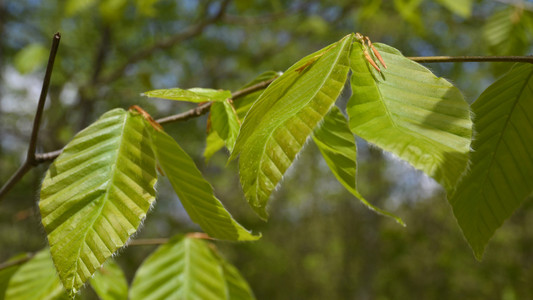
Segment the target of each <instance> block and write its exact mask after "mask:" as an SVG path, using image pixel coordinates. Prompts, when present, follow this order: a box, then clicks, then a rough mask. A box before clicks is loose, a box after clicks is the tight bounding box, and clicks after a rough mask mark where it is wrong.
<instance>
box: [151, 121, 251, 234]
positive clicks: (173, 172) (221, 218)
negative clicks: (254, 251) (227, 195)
mask: <svg viewBox="0 0 533 300" xmlns="http://www.w3.org/2000/svg"><path fill="white" fill-rule="evenodd" d="M151 138H152V142H153V145H154V152H155V155H156V157H157V161H158V163H159V165H160V166H161V168H162V169H163V171H164V172H165V174H166V176H167V177H168V179H169V180H170V183H171V184H172V187H173V188H174V191H175V192H176V194H177V195H178V197H179V199H180V201H181V203H182V204H183V207H184V208H185V210H186V211H187V213H188V214H189V217H191V220H192V221H193V222H195V223H197V224H198V225H200V227H202V229H203V230H204V231H205V232H206V233H207V234H209V235H210V236H211V237H213V238H217V239H223V240H231V241H251V240H257V239H259V238H260V237H261V236H260V235H257V236H254V235H252V234H251V233H250V232H249V231H247V230H246V229H245V228H244V227H242V226H241V225H240V224H239V223H237V221H235V220H234V219H233V217H232V216H231V215H230V213H229V212H228V211H227V210H226V209H225V208H224V206H223V205H222V203H221V202H220V200H218V199H217V198H216V197H215V195H214V194H213V188H212V187H211V185H210V184H209V183H208V182H207V181H206V180H205V179H204V178H203V177H202V173H200V170H198V168H197V167H196V165H195V164H194V162H193V160H192V159H191V158H190V157H189V155H187V153H185V151H183V149H181V147H180V146H179V145H178V143H176V141H175V140H174V139H173V138H172V137H170V136H169V135H168V134H166V133H165V132H163V131H157V130H155V129H152V134H151Z"/></svg>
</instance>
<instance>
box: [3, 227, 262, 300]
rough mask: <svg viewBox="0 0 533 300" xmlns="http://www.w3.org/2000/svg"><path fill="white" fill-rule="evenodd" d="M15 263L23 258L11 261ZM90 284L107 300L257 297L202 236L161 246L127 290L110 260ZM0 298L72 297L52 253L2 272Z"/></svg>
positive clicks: (122, 278)
mask: <svg viewBox="0 0 533 300" xmlns="http://www.w3.org/2000/svg"><path fill="white" fill-rule="evenodd" d="M17 259H20V257H13V258H12V259H11V261H14V260H17ZM8 262H9V261H8ZM90 285H91V287H92V288H93V290H94V291H95V293H96V294H97V295H98V297H99V298H100V299H104V300H112V299H253V298H254V295H253V293H252V291H251V289H250V287H249V286H248V284H247V283H246V281H245V280H244V279H243V278H242V276H241V275H240V273H239V271H237V269H235V267H234V266H232V265H231V264H229V263H228V262H226V261H225V260H224V259H223V258H222V257H221V256H220V255H219V254H218V252H217V251H216V249H215V248H214V245H213V244H210V243H208V242H206V241H204V240H202V237H201V236H198V235H189V236H182V235H179V236H176V237H174V238H172V239H170V240H169V241H168V242H167V243H166V244H164V245H162V246H160V247H159V248H158V249H157V250H156V251H155V252H154V253H152V254H151V255H150V256H149V257H148V258H147V259H146V260H145V261H144V262H143V263H142V265H141V266H140V267H139V269H138V270H137V273H136V274H135V278H134V279H133V282H132V285H131V289H129V290H128V283H127V281H126V278H125V276H124V273H123V272H122V269H121V268H120V267H119V266H118V264H117V263H115V262H114V261H113V260H112V259H111V260H108V261H107V262H106V263H105V264H104V265H103V266H102V267H101V268H99V269H98V270H97V271H96V272H95V274H94V275H93V276H92V277H91V278H90ZM128 296H129V297H128ZM0 297H1V298H2V299H6V300H18V299H20V300H31V299H35V300H40V299H69V298H70V296H69V294H68V292H67V291H66V290H65V289H64V288H63V285H62V283H61V281H60V279H59V277H58V276H57V275H56V269H55V267H54V263H53V261H52V256H51V255H50V250H49V249H48V248H46V249H43V250H41V251H39V252H38V253H37V254H36V255H35V256H34V257H32V258H31V259H29V260H28V261H27V262H25V263H24V264H23V265H20V264H14V265H12V266H10V267H8V268H5V269H3V270H1V271H0ZM76 298H78V297H76Z"/></svg>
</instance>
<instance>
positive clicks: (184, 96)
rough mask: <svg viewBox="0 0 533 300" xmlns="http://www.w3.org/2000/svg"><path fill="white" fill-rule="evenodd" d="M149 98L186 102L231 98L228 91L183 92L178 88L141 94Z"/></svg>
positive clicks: (193, 89) (193, 90)
mask: <svg viewBox="0 0 533 300" xmlns="http://www.w3.org/2000/svg"><path fill="white" fill-rule="evenodd" d="M142 95H143V96H147V97H151V98H161V99H169V100H176V101H187V102H195V103H201V102H208V101H225V100H226V99H229V98H231V92H230V91H224V90H213V89H204V88H192V89H188V90H183V89H179V88H173V89H162V90H153V91H148V92H145V93H143V94H142Z"/></svg>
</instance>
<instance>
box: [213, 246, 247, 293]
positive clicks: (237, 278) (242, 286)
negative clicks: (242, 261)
mask: <svg viewBox="0 0 533 300" xmlns="http://www.w3.org/2000/svg"><path fill="white" fill-rule="evenodd" d="M210 250H211V252H212V253H213V255H214V256H215V257H216V258H217V259H218V261H219V263H220V265H221V266H222V271H223V274H224V281H225V283H226V287H227V289H228V299H231V300H253V299H255V296H254V293H253V292H252V289H251V288H250V285H248V282H246V280H245V279H244V278H243V277H242V275H241V273H240V272H239V270H237V268H235V267H234V266H233V265H232V264H230V263H229V262H227V261H226V260H225V259H224V258H223V257H222V256H221V255H220V254H219V253H218V251H215V250H216V249H210Z"/></svg>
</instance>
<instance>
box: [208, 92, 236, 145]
mask: <svg viewBox="0 0 533 300" xmlns="http://www.w3.org/2000/svg"><path fill="white" fill-rule="evenodd" d="M240 123H241V122H240V121H239V118H238V117H237V113H236V111H235V108H233V105H232V104H231V102H230V101H229V99H226V100H225V101H223V102H215V103H213V105H211V126H212V128H213V130H214V131H216V132H217V133H218V136H219V137H220V138H222V139H223V140H224V141H225V143H226V147H227V148H228V150H229V151H232V150H233V146H234V145H235V141H236V140H237V135H238V134H239V128H240V127H241V124H240Z"/></svg>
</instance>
